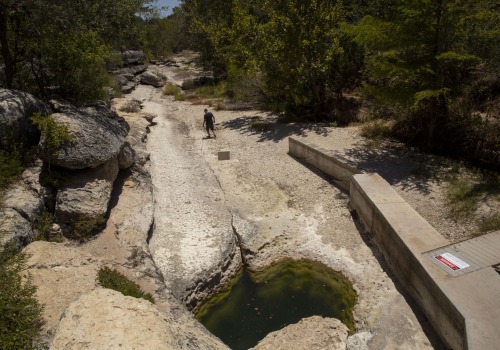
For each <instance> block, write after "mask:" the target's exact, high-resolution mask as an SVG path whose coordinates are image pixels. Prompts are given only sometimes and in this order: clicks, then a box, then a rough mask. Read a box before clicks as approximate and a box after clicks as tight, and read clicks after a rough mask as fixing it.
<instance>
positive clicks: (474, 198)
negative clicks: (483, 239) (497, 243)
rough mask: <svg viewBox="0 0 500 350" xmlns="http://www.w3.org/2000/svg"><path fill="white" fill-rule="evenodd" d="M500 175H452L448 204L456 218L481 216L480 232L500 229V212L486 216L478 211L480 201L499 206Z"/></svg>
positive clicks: (485, 173) (483, 173) (484, 173)
mask: <svg viewBox="0 0 500 350" xmlns="http://www.w3.org/2000/svg"><path fill="white" fill-rule="evenodd" d="M499 183H500V176H499V175H498V174H496V173H487V172H482V173H475V174H472V175H471V176H468V177H467V176H463V175H460V174H458V173H455V174H453V175H452V177H451V178H450V180H449V185H448V192H447V198H448V204H449V205H450V208H451V215H452V217H453V218H454V219H468V218H471V217H473V216H474V215H476V216H481V219H478V227H479V234H482V233H485V232H489V231H494V230H496V229H500V213H498V212H494V213H492V214H487V215H486V217H484V216H483V215H481V213H477V212H478V210H480V209H478V208H479V204H480V203H488V202H489V203H491V205H493V206H498V204H497V203H498V202H499V201H500V186H498V184H499ZM479 220H480V221H479Z"/></svg>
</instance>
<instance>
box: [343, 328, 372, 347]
mask: <svg viewBox="0 0 500 350" xmlns="http://www.w3.org/2000/svg"><path fill="white" fill-rule="evenodd" d="M372 337H373V334H372V333H370V332H358V333H356V334H353V335H351V336H350V337H349V338H348V339H347V350H370V347H369V346H368V341H369V340H370V339H371V338H372Z"/></svg>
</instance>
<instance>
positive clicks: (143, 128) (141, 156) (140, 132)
mask: <svg viewBox="0 0 500 350" xmlns="http://www.w3.org/2000/svg"><path fill="white" fill-rule="evenodd" d="M123 118H124V119H125V120H126V121H127V123H128V124H129V125H130V132H129V133H128V135H127V139H126V140H127V142H129V143H130V145H131V146H132V149H133V151H134V160H133V161H134V163H135V164H139V165H144V164H146V162H147V161H148V160H149V152H148V151H147V148H146V139H147V128H148V126H149V125H151V123H150V122H148V120H147V119H145V118H143V117H142V114H140V115H138V114H136V113H132V114H123Z"/></svg>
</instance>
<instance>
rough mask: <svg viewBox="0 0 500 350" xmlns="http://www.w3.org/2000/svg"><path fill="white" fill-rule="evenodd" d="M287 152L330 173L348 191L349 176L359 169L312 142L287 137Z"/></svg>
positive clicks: (356, 172) (357, 172)
mask: <svg viewBox="0 0 500 350" xmlns="http://www.w3.org/2000/svg"><path fill="white" fill-rule="evenodd" d="M288 149H289V153H290V154H291V155H293V156H294V157H297V158H300V159H303V160H304V161H305V162H307V163H308V164H311V165H312V166H314V167H315V168H317V169H319V170H321V171H322V172H324V173H325V174H327V175H330V176H331V177H333V178H334V179H335V180H337V184H338V185H339V186H340V187H341V188H342V189H344V190H346V191H349V187H350V183H351V177H352V175H353V174H359V171H358V170H357V169H356V168H354V167H351V166H349V165H347V164H345V163H343V162H341V161H339V160H337V159H336V158H335V157H334V156H333V154H331V152H330V151H328V150H326V149H323V148H320V147H318V146H316V145H314V144H311V143H307V142H304V141H299V140H296V139H294V138H292V137H289V138H288Z"/></svg>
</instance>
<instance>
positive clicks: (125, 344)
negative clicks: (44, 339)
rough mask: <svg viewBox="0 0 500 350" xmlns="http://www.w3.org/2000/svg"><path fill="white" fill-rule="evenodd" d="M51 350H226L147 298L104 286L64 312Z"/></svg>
mask: <svg viewBox="0 0 500 350" xmlns="http://www.w3.org/2000/svg"><path fill="white" fill-rule="evenodd" d="M51 349H52V350H59V349H61V350H63V349H64V350H66V349H81V350H84V349H89V350H91V349H92V350H93V349H122V350H128V349H130V350H132V349H156V350H161V349H165V350H170V349H179V350H181V349H193V350H194V349H200V350H209V349H227V347H226V346H224V344H222V342H220V341H219V340H218V339H216V338H214V337H210V336H208V335H206V334H200V333H199V332H196V333H195V332H193V331H192V330H191V329H185V328H184V327H183V326H182V325H179V324H176V320H175V319H173V318H172V317H168V315H167V314H165V313H163V312H161V311H160V310H158V308H157V307H156V306H155V305H153V304H151V303H150V302H148V301H146V300H144V299H138V298H134V297H129V296H124V295H123V294H121V293H119V292H116V291H113V290H110V289H104V288H97V289H95V290H94V291H92V292H90V293H88V294H86V295H83V296H82V297H80V299H78V300H76V301H75V302H73V303H72V304H71V305H70V306H69V307H68V308H67V309H66V311H65V312H64V315H63V317H62V319H61V322H60V323H59V327H58V328H57V331H56V334H55V337H54V340H53V342H52V345H51Z"/></svg>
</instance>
